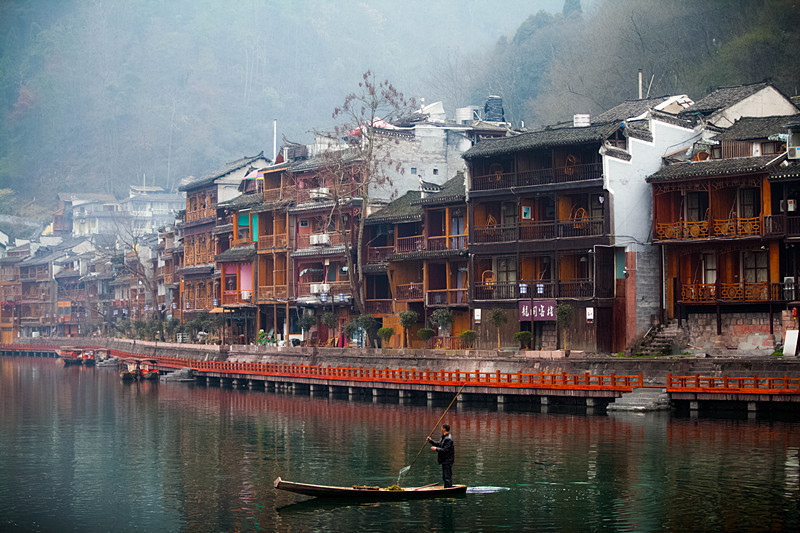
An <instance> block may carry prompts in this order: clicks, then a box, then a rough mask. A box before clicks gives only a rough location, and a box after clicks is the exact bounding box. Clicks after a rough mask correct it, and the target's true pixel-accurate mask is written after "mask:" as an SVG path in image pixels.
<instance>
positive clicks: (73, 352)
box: [57, 346, 83, 366]
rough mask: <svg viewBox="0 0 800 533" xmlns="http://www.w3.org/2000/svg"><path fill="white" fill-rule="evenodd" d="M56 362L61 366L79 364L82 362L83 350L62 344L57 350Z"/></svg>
mask: <svg viewBox="0 0 800 533" xmlns="http://www.w3.org/2000/svg"><path fill="white" fill-rule="evenodd" d="M57 352H58V363H59V364H61V365H63V366H70V365H79V364H81V363H82V362H83V350H81V349H80V348H73V347H72V346H62V347H60V348H59V349H58V350H57Z"/></svg>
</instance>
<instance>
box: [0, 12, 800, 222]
mask: <svg viewBox="0 0 800 533" xmlns="http://www.w3.org/2000/svg"><path fill="white" fill-rule="evenodd" d="M797 3H798V2H796V1H793V0H774V1H722V0H716V1H715V0H710V1H704V2H694V1H688V0H683V1H681V0H664V1H659V2H641V1H635V0H596V1H592V2H586V1H584V2H579V1H578V0H566V2H564V1H562V0H545V1H537V2H530V1H516V2H512V1H502V2H501V1H496V2H493V1H488V0H468V1H457V0H447V1H442V2H425V1H423V0H411V1H406V2H403V3H402V6H403V7H402V8H399V7H398V4H397V3H395V2H391V1H388V0H365V1H364V2H329V1H324V0H298V1H292V2H277V1H272V2H260V1H256V0H248V1H242V2H234V3H223V2H209V3H206V2H204V3H202V4H197V3H195V2H188V1H186V0H177V1H174V2H158V1H155V0H129V1H121V0H120V1H110V2H91V3H89V2H81V1H77V0H73V1H61V2H44V1H24V0H18V1H13V2H3V3H2V4H0V28H1V29H2V30H3V32H2V34H3V36H4V37H3V39H4V41H3V46H2V49H0V72H1V73H2V74H0V83H1V87H2V90H1V91H0V110H1V112H2V129H0V213H9V214H23V215H25V216H36V215H37V214H45V213H47V212H48V210H49V209H51V208H52V207H53V204H54V201H55V193H56V192H58V191H75V190H96V191H106V192H113V193H116V194H118V195H119V194H121V193H123V192H124V191H125V190H126V189H127V186H128V184H130V183H142V181H143V180H144V181H146V182H147V184H153V183H155V184H157V185H162V186H165V187H167V188H173V187H175V186H176V185H177V183H178V182H179V181H180V179H181V178H184V177H186V176H189V175H202V174H205V173H208V172H210V171H212V170H214V169H216V168H218V167H220V166H222V165H223V164H224V162H226V161H230V160H233V159H236V158H238V157H241V156H243V155H254V154H256V153H258V152H260V151H261V150H266V153H267V155H268V156H269V155H271V148H272V142H273V134H272V121H273V119H277V120H278V130H279V131H278V137H279V142H280V138H281V137H282V136H285V137H286V138H288V139H290V140H293V141H298V142H310V140H311V135H310V133H309V132H310V131H312V130H314V129H325V128H330V127H331V125H332V124H331V112H332V111H333V109H334V108H335V107H336V106H337V105H339V104H340V103H341V102H342V100H343V99H344V96H345V95H346V94H347V93H348V92H350V91H352V90H353V89H354V85H355V84H356V83H357V81H358V80H359V79H360V74H361V73H362V72H364V71H365V70H367V69H372V70H373V71H375V72H377V73H378V75H379V76H381V77H386V78H387V79H389V80H391V81H392V83H393V84H394V85H395V86H397V87H398V88H400V89H401V90H402V91H404V92H406V94H408V95H410V96H415V97H420V96H423V97H425V98H426V101H427V102H432V101H435V100H439V99H441V100H443V101H444V102H445V105H446V107H447V109H448V110H449V111H450V112H451V113H452V110H453V109H454V108H455V107H459V106H463V105H467V104H481V103H483V101H485V98H486V96H487V95H488V94H498V95H501V96H502V97H503V98H504V105H505V109H506V117H507V119H508V120H511V121H512V122H513V123H514V124H515V126H519V125H520V124H521V121H524V122H525V125H526V126H527V127H531V126H534V125H538V124H545V123H551V122H554V121H558V120H564V119H566V118H568V117H570V116H571V115H572V114H573V113H576V112H581V113H597V112H599V111H601V110H603V109H605V108H608V107H610V106H612V105H615V104H616V103H618V102H620V101H621V100H623V99H625V98H631V97H635V95H636V76H637V71H638V69H639V68H641V69H642V70H643V73H644V78H645V85H646V90H647V91H649V93H650V94H651V95H658V94H667V93H674V92H681V93H684V92H686V93H688V94H689V95H690V96H691V97H692V98H695V99H697V98H699V97H701V96H702V95H704V94H705V93H707V92H708V90H709V89H710V88H711V87H714V86H719V85H727V84H738V83H745V82H752V81H757V80H761V79H764V78H772V80H773V81H774V82H775V83H776V85H777V86H778V87H779V88H781V89H782V90H783V91H784V92H786V93H787V94H790V95H793V94H796V92H797V85H798V80H799V79H800V76H798V74H800V72H799V70H800V67H799V66H798V64H799V62H798V59H797V53H796V52H797V50H798V48H799V47H798V45H800V41H798V30H797V28H798V27H800V15H799V14H798V13H800V9H798V5H797Z"/></svg>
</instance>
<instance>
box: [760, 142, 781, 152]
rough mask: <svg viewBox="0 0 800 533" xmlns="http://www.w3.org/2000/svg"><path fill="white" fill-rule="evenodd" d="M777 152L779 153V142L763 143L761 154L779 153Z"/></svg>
mask: <svg viewBox="0 0 800 533" xmlns="http://www.w3.org/2000/svg"><path fill="white" fill-rule="evenodd" d="M777 153H778V143H777V142H766V143H761V155H769V154H777Z"/></svg>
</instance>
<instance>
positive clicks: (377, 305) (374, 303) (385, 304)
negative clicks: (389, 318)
mask: <svg viewBox="0 0 800 533" xmlns="http://www.w3.org/2000/svg"><path fill="white" fill-rule="evenodd" d="M364 304H365V306H366V309H367V313H369V314H371V315H390V314H392V300H367V301H365V302H364Z"/></svg>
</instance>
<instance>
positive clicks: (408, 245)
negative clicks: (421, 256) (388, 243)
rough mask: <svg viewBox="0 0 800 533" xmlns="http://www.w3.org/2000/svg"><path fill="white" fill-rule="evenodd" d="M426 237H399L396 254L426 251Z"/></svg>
mask: <svg viewBox="0 0 800 533" xmlns="http://www.w3.org/2000/svg"><path fill="white" fill-rule="evenodd" d="M425 249H426V248H425V237H423V236H422V235H412V236H411V237H398V238H397V243H396V245H395V253H398V254H403V253H408V252H419V251H422V250H425Z"/></svg>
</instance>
